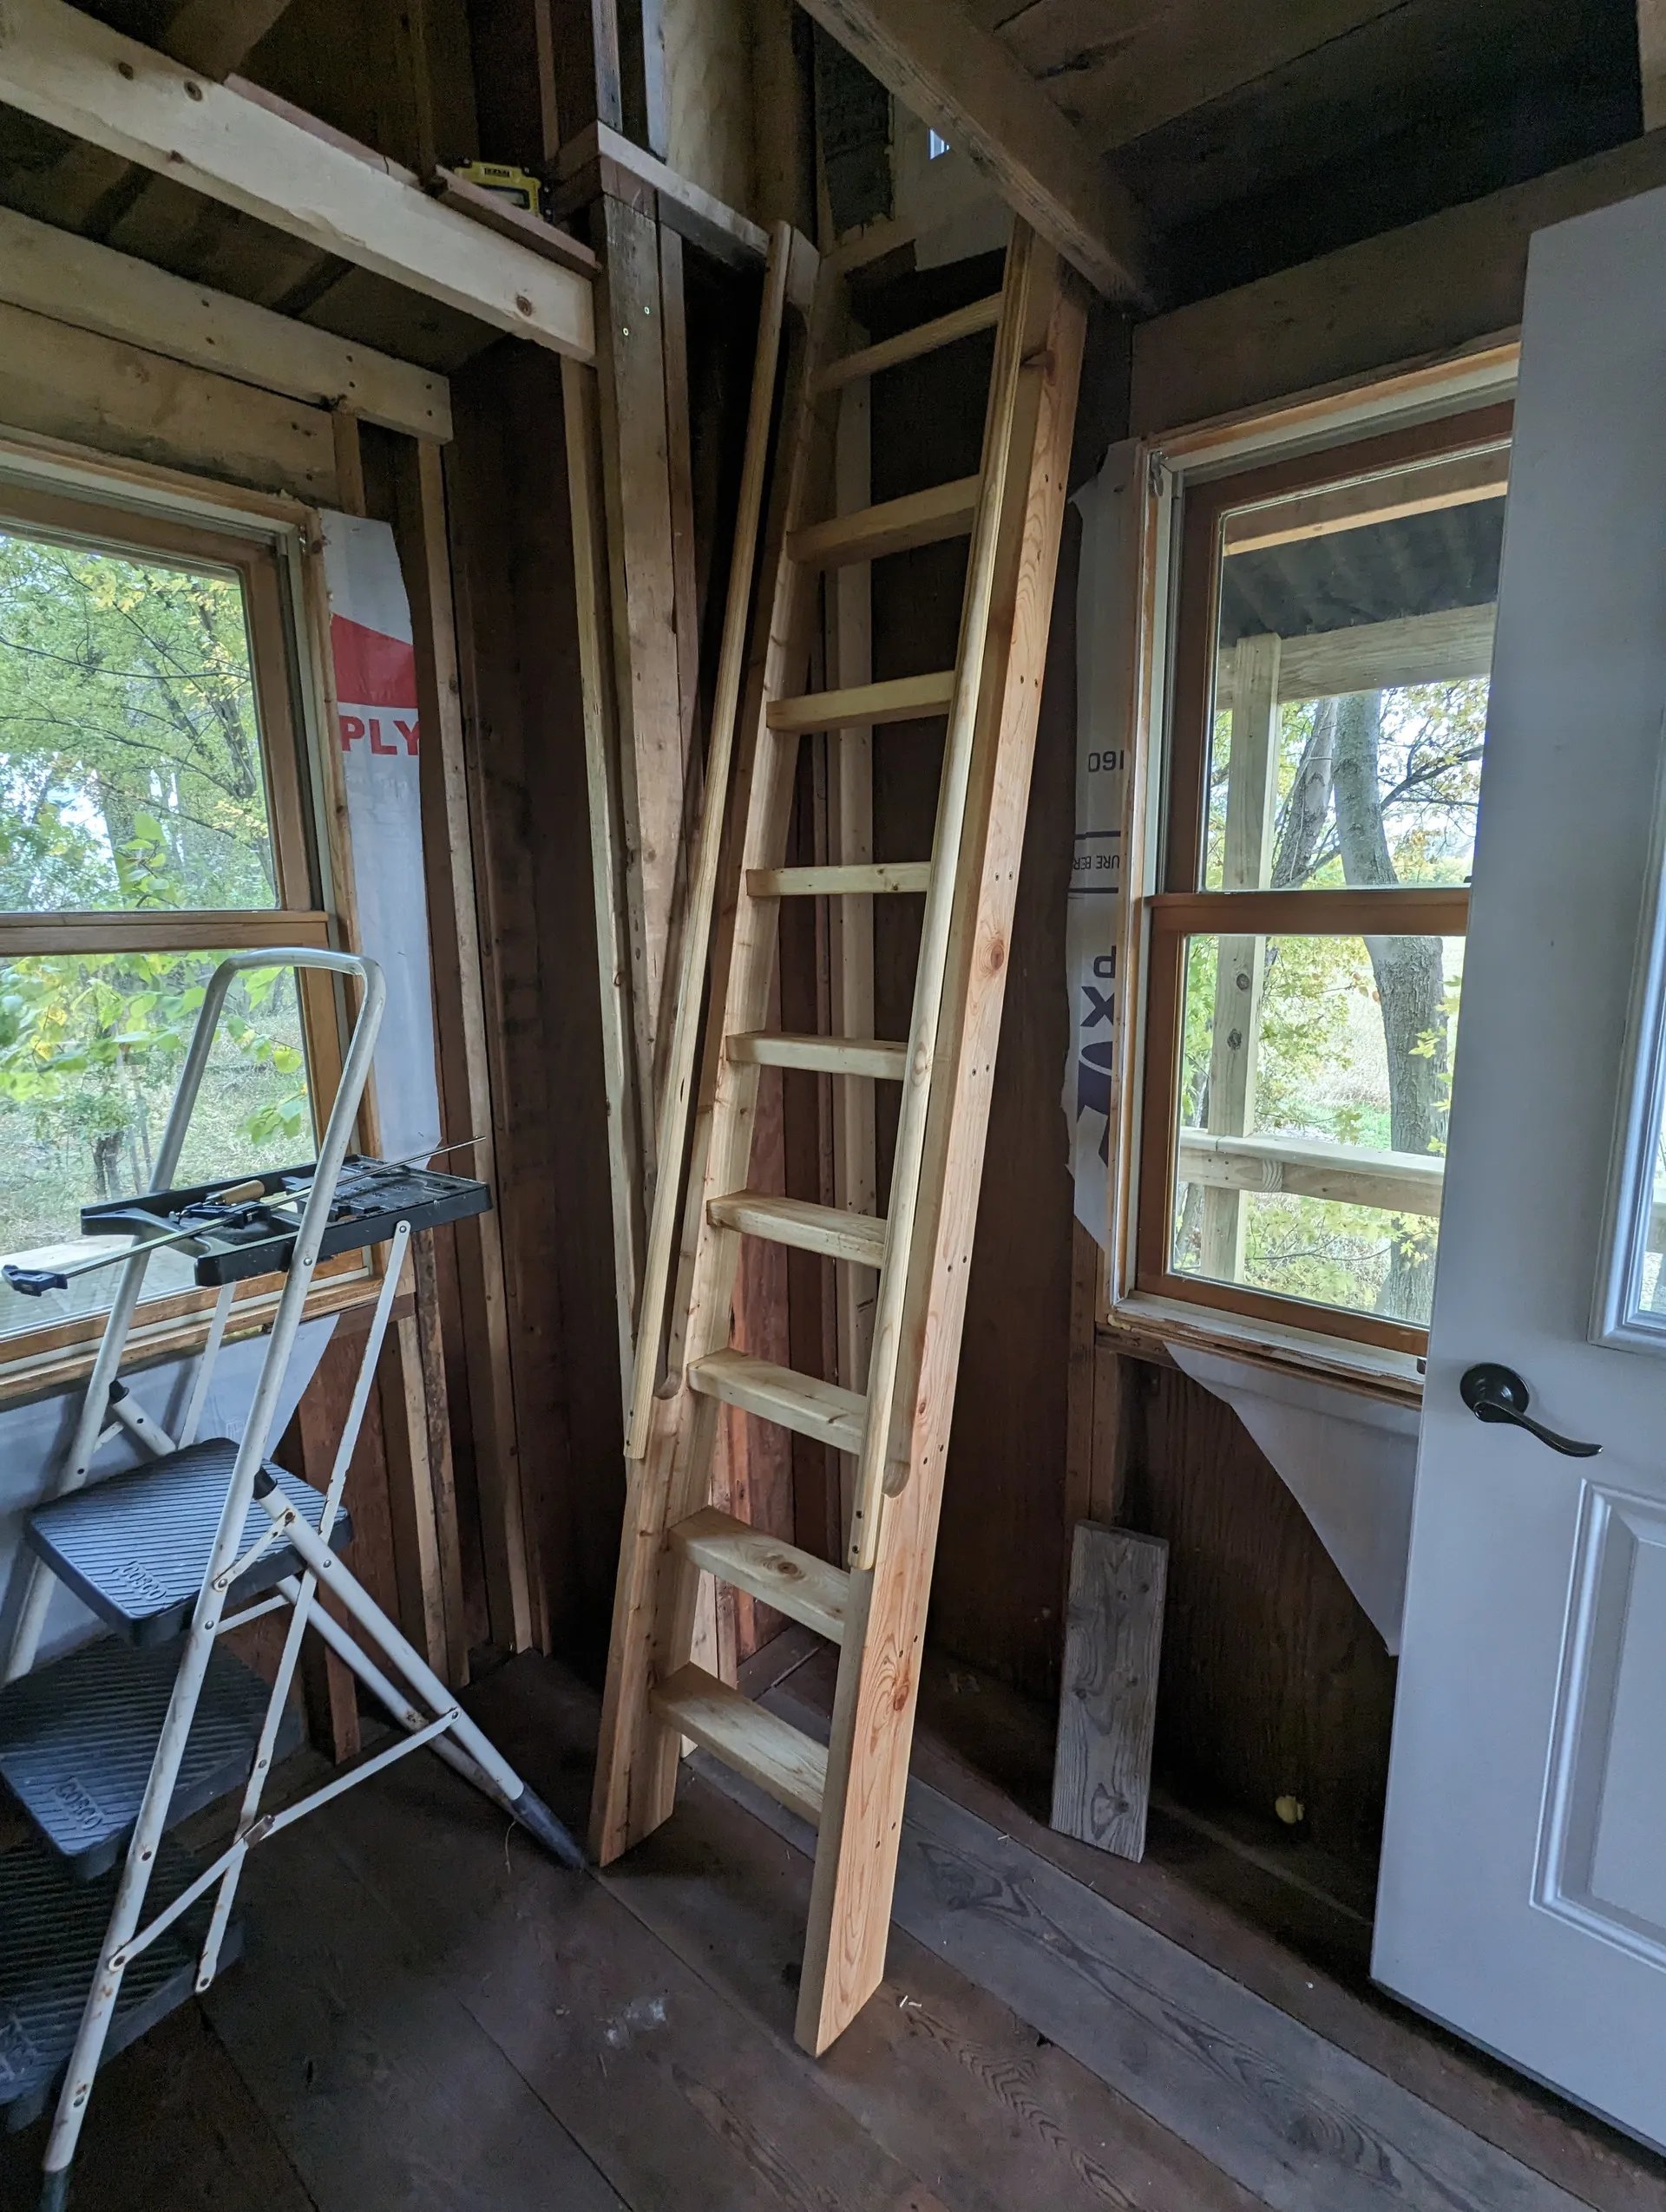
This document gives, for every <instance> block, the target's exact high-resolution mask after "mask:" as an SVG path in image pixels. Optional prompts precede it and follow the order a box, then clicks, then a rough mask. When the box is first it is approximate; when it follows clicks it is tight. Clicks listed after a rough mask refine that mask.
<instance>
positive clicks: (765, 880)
mask: <svg viewBox="0 0 1666 2212" xmlns="http://www.w3.org/2000/svg"><path fill="white" fill-rule="evenodd" d="M930 887H931V862H930V861H836V862H833V863H831V864H830V865H829V866H827V867H805V868H748V869H747V871H746V888H747V890H748V891H749V892H750V893H751V896H752V897H753V898H754V899H820V898H823V897H825V898H831V899H837V898H843V897H846V896H849V895H850V894H852V893H857V892H873V891H926V890H928V889H929V888H930Z"/></svg>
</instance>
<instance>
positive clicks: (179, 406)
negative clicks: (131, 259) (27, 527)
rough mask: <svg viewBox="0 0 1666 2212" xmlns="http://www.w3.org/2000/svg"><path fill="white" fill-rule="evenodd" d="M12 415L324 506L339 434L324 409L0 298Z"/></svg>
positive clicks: (330, 492) (2, 362) (42, 428)
mask: <svg viewBox="0 0 1666 2212" xmlns="http://www.w3.org/2000/svg"><path fill="white" fill-rule="evenodd" d="M0 422H5V423H7V424H9V425H10V426H11V427H12V428H14V429H18V430H28V431H33V432H35V433H36V435H39V436H42V437H47V438H62V439H65V440H67V441H68V442H70V443H71V444H75V445H82V446H92V447H94V448H97V449H98V450H100V451H113V452H115V453H120V454H125V455H129V456H131V457H132V458H133V459H134V460H135V461H152V462H155V463H158V464H160V465H161V466H162V467H164V468H181V469H187V470H189V471H191V472H192V473H193V474H196V475H198V476H201V475H205V474H207V475H211V476H219V477H225V478H227V479H229V480H230V481H232V482H233V483H237V484H250V485H254V486H257V487H258V488H259V489H261V490H263V491H272V492H286V493H289V494H292V495H293V496H294V497H295V498H297V499H301V500H306V501H312V502H316V503H318V504H320V505H324V506H330V505H333V503H334V501H335V496H336V481H337V478H336V453H335V441H334V438H333V436H332V435H331V417H330V416H329V415H328V414H327V413H326V412H325V409H323V408H320V407H305V406H300V405H298V404H297V402H295V401H294V400H292V399H284V398H278V397H274V396H272V394H270V393H268V392H259V391H253V390H251V389H249V388H248V387H247V386H246V385H243V384H236V383H232V382H231V380H230V379H229V378H228V377H225V376H211V375H208V374H207V373H205V371H203V370H200V369H193V368H191V367H189V366H188V365H187V364H186V363H183V362H174V361H167V360H164V359H163V358H162V357H161V355H160V354H156V353H152V352H149V351H147V350H141V348H139V347H136V346H132V345H126V344H121V343H120V342H118V341H117V340H116V339H115V338H109V337H103V336H102V334H101V333H99V332H98V331H95V330H75V329H73V328H72V327H71V326H70V325H69V324H66V323H59V322H55V321H51V320H49V318H48V317H45V316H43V315H32V314H30V312H29V311H27V310H26V309H24V308H21V307H11V306H8V305H6V304H3V303H0Z"/></svg>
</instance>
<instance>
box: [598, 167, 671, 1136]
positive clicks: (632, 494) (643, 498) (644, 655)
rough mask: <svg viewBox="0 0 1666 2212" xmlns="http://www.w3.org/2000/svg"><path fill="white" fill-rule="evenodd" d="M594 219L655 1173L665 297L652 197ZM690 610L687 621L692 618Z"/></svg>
mask: <svg viewBox="0 0 1666 2212" xmlns="http://www.w3.org/2000/svg"><path fill="white" fill-rule="evenodd" d="M594 225H595V231H596V239H595V243H596V245H597V249H598V251H599V252H600V254H601V256H602V276H601V281H600V284H599V285H598V287H597V297H596V366H597V371H598V393H599V396H600V409H601V429H602V445H601V450H602V459H603V470H602V477H603V486H604V492H605V497H606V506H607V561H608V579H609V586H610V588H609V594H608V598H609V607H610V612H611V616H612V622H613V661H614V678H613V680H614V694H615V701H616V710H617V714H618V719H619V763H620V802H621V806H622V809H623V816H624V830H625V839H626V847H625V862H626V913H627V915H628V920H629V932H630V957H631V1017H632V1023H633V1055H634V1060H635V1073H636V1084H637V1093H638V1096H639V1098H640V1100H642V1101H643V1102H644V1105H643V1111H642V1149H643V1154H644V1161H643V1165H644V1168H645V1171H646V1175H648V1177H649V1178H650V1179H652V1177H653V1174H654V1172H655V1168H656V1162H657V1155H656V1153H655V1149H654V1140H653V1126H652V1122H653V1116H652V1109H651V1107H650V1105H649V1104H648V1102H651V1101H653V1099H655V1098H657V1097H658V1096H659V1079H658V1078H659V1069H660V1059H659V1052H660V1048H661V1044H662V1039H663V1037H664V1034H665V1032H666V1031H668V1029H669V1026H670V1024H669V1023H668V1022H666V1021H664V1020H663V1019H662V1017H663V1015H664V1011H665V1001H666V978H667V976H668V974H669V973H670V972H672V971H671V965H670V964H671V961H672V930H673V924H674V920H675V910H676V891H677V866H678V857H679V851H680V847H681V841H682V834H683V818H684V805H685V776H684V761H683V673H682V668H681V664H680V663H679V651H678V602H677V561H676V552H675V545H674V533H673V527H672V499H671V456H670V448H669V432H668V429H667V417H666V356H665V348H664V344H663V337H664V319H665V318H664V297H663V293H662V291H661V285H660V261H659V224H658V222H657V220H656V219H655V214H654V201H653V193H651V192H646V191H645V192H644V193H642V194H641V204H637V203H636V202H633V201H627V200H620V199H616V198H615V197H614V196H613V194H612V193H605V194H604V195H603V197H602V199H601V200H600V202H599V203H598V205H597V207H596V210H595V213H594ZM692 614H693V611H692V609H689V610H687V616H688V618H689V619H691V620H692Z"/></svg>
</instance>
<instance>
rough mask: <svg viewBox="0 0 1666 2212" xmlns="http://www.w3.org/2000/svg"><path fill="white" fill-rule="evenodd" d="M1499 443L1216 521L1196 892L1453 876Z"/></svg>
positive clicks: (1471, 837)
mask: <svg viewBox="0 0 1666 2212" xmlns="http://www.w3.org/2000/svg"><path fill="white" fill-rule="evenodd" d="M1508 450H1509V449H1508V448H1507V447H1496V448H1492V449H1490V450H1489V451H1487V452H1485V453H1481V454H1469V455H1461V456H1459V458H1457V459H1456V460H1453V459H1442V460H1438V461H1427V462H1423V463H1420V464H1418V465H1417V466H1415V467H1413V468H1405V469H1400V470H1398V471H1396V472H1395V473H1394V474H1392V475H1381V476H1376V477H1373V478H1370V479H1368V480H1366V481H1363V482H1354V483H1352V484H1348V483H1344V484H1341V485H1336V486H1332V487H1329V488H1323V489H1321V490H1318V491H1309V492H1303V493H1300V494H1294V495H1292V496H1289V497H1287V498H1285V499H1282V500H1280V501H1276V502H1275V503H1271V504H1263V505H1261V506H1258V507H1245V508H1241V509H1239V510H1237V511H1236V512H1233V513H1229V514H1227V515H1226V516H1225V518H1224V520H1223V524H1222V533H1221V539H1222V542H1221V555H1220V562H1221V566H1220V597H1219V605H1220V612H1219V618H1218V627H1217V636H1216V659H1215V696H1214V710H1213V719H1212V725H1211V736H1210V776H1209V819H1208V824H1207V831H1206V837H1205V856H1204V883H1203V887H1204V889H1206V890H1213V891H1221V890H1226V891H1243V890H1255V889H1259V888H1272V889H1278V890H1296V889H1302V888H1307V887H1312V886H1333V885H1344V884H1348V885H1367V884H1374V885H1388V886H1392V885H1394V884H1435V883H1446V884H1457V883H1463V882H1465V881H1466V880H1468V876H1469V872H1470V863H1471V858H1472V855H1473V851H1474V843H1475V800H1476V793H1477V790H1478V788H1479V782H1480V772H1481V740H1482V736H1483V733H1484V730H1485V728H1486V691H1487V671H1488V668H1489V665H1490V664H1491V660H1492V625H1493V618H1494V615H1495V612H1496V601H1497V598H1498V586H1499V549H1500V546H1501V544H1502V540H1503V531H1504V494H1505V470H1506V467H1507V462H1508Z"/></svg>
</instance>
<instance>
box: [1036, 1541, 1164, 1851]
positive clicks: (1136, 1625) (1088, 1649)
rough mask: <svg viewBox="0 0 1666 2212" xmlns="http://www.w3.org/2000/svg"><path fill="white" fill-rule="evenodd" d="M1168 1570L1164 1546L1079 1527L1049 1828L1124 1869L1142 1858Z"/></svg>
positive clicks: (1072, 1561) (1072, 1559)
mask: <svg viewBox="0 0 1666 2212" xmlns="http://www.w3.org/2000/svg"><path fill="white" fill-rule="evenodd" d="M1168 1570H1169V1548H1168V1546H1167V1544H1165V1543H1164V1541H1163V1539H1162V1538H1161V1537H1160V1536H1137V1535H1132V1534H1131V1532H1130V1531H1129V1530H1127V1529H1125V1528H1102V1527H1101V1526H1100V1525H1099V1523H1098V1522H1092V1521H1079V1522H1077V1524H1076V1536H1075V1541H1074V1543H1073V1544H1072V1547H1071V1554H1070V1606H1069V1610H1068V1613H1067V1614H1066V1627H1065V1669H1064V1684H1063V1687H1062V1689H1061V1690H1060V1692H1059V1745H1058V1750H1057V1751H1056V1752H1055V1753H1054V1756H1053V1826H1054V1828H1056V1829H1058V1830H1059V1833H1060V1834H1061V1835H1063V1836H1076V1837H1078V1838H1079V1840H1080V1841H1081V1842H1084V1843H1094V1844H1097V1845H1098V1846H1099V1849H1100V1850H1102V1851H1114V1852H1115V1853H1116V1854H1117V1855H1118V1857H1119V1858H1124V1859H1139V1858H1143V1857H1144V1856H1145V1810H1146V1806H1147V1804H1148V1803H1149V1801H1150V1797H1151V1734H1152V1729H1153V1726H1154V1724H1155V1722H1156V1718H1157V1670H1158V1654H1159V1652H1160V1651H1161V1648H1162V1643H1163V1599H1164V1590H1165V1588H1166V1587H1167V1582H1168Z"/></svg>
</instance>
